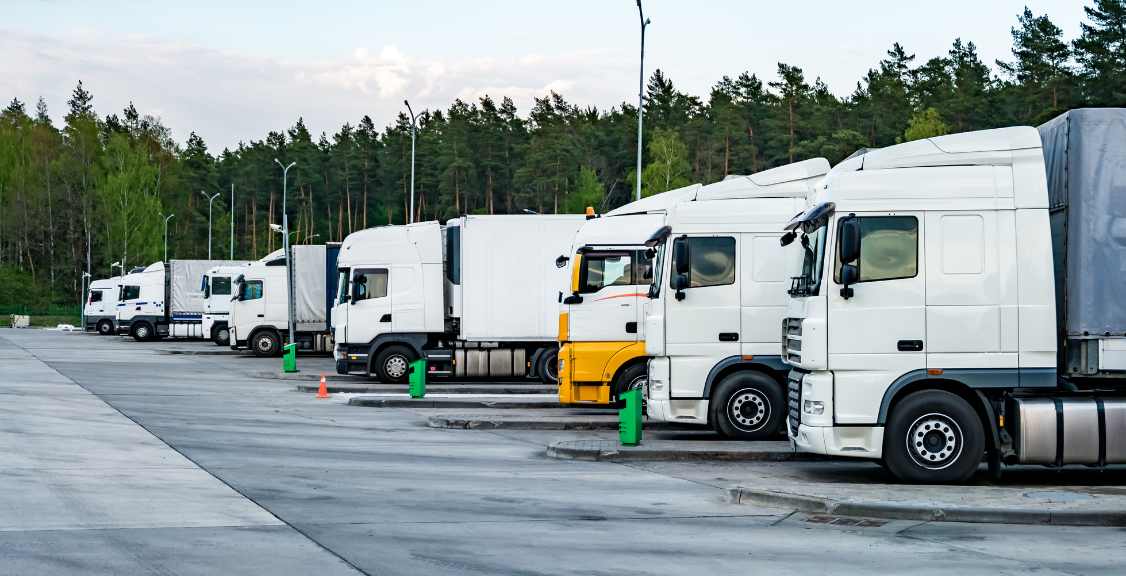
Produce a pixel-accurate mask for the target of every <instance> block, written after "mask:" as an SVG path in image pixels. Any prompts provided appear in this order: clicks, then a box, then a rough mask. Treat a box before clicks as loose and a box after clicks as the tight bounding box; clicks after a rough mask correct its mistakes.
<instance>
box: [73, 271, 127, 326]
mask: <svg viewBox="0 0 1126 576" xmlns="http://www.w3.org/2000/svg"><path fill="white" fill-rule="evenodd" d="M120 292H121V277H120V276H115V277H113V278H106V279H104V280H94V281H93V282H91V283H90V288H89V290H88V292H87V296H86V306H85V307H84V309H83V310H82V316H83V318H85V323H86V324H85V326H84V328H85V329H86V331H87V332H90V331H94V332H97V333H98V334H101V335H102V336H109V335H110V334H113V332H114V329H113V326H114V321H115V320H116V319H117V296H118V294H119V293H120Z"/></svg>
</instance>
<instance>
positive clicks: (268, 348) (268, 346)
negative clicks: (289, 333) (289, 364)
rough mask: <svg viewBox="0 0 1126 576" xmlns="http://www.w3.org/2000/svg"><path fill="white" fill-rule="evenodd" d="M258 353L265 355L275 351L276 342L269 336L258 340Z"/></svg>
mask: <svg viewBox="0 0 1126 576" xmlns="http://www.w3.org/2000/svg"><path fill="white" fill-rule="evenodd" d="M257 347H258V351H259V352H262V353H263V354H265V353H267V352H272V351H273V350H274V342H273V340H270V337H269V336H260V337H259V338H258V340H257Z"/></svg>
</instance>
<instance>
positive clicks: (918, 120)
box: [903, 108, 950, 142]
mask: <svg viewBox="0 0 1126 576" xmlns="http://www.w3.org/2000/svg"><path fill="white" fill-rule="evenodd" d="M949 133H950V129H949V128H947V127H946V124H943V122H942V117H941V116H940V115H939V114H938V110H936V109H934V108H927V109H926V110H920V111H919V112H918V113H917V114H915V115H914V116H912V117H911V119H910V120H908V121H907V131H906V132H905V133H904V135H903V136H904V137H905V138H906V139H907V141H908V142H911V141H912V140H922V139H923V138H933V137H935V136H942V135H945V134H949Z"/></svg>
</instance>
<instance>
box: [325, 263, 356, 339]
mask: <svg viewBox="0 0 1126 576" xmlns="http://www.w3.org/2000/svg"><path fill="white" fill-rule="evenodd" d="M351 275H352V270H351V269H350V268H340V269H338V270H337V271H336V300H334V301H333V305H332V312H331V313H330V316H331V317H330V318H329V326H331V327H332V330H333V339H334V340H335V341H336V342H340V343H345V342H348V307H349V306H348V299H349V298H351V294H352V291H351V290H350V288H351V286H352V282H351Z"/></svg>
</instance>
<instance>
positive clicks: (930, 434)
mask: <svg viewBox="0 0 1126 576" xmlns="http://www.w3.org/2000/svg"><path fill="white" fill-rule="evenodd" d="M963 443H964V442H963V440H962V429H961V428H959V427H958V423H957V422H955V421H954V419H953V418H951V417H949V416H947V415H945V414H938V413H932V414H927V415H925V416H920V417H919V418H918V419H916V420H915V422H914V423H912V424H911V426H910V427H909V428H907V451H908V452H909V453H910V454H911V458H912V459H913V460H914V461H915V463H916V464H918V465H920V466H922V467H924V468H928V469H931V470H940V469H942V468H946V467H947V466H949V465H951V464H953V463H954V462H955V461H956V460H957V459H958V456H961V454H962V445H963Z"/></svg>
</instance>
